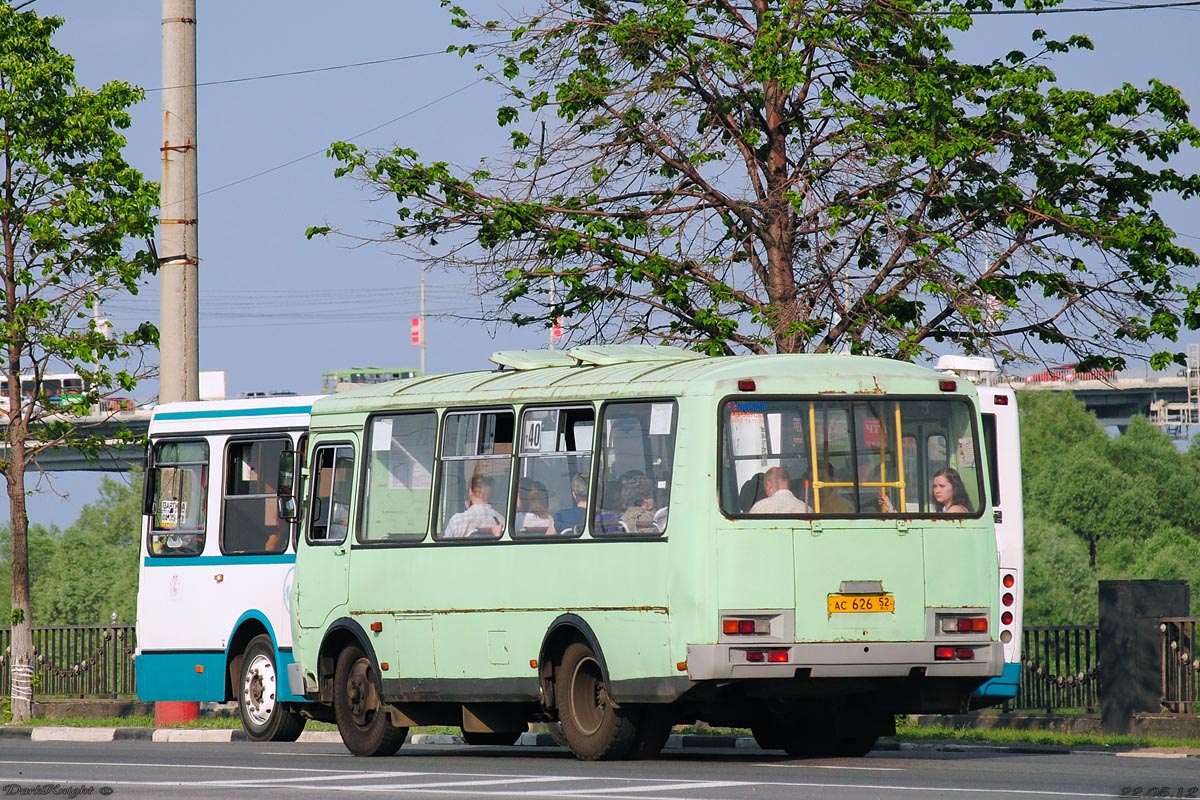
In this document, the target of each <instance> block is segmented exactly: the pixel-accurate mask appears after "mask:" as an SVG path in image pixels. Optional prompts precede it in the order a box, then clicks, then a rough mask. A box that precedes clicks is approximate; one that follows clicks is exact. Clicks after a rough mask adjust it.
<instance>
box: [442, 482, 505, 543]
mask: <svg viewBox="0 0 1200 800" xmlns="http://www.w3.org/2000/svg"><path fill="white" fill-rule="evenodd" d="M467 493H468V495H469V497H470V505H469V506H467V507H466V509H464V510H462V511H460V512H458V513H457V514H455V515H454V516H452V517H451V518H450V519H449V520H448V521H447V522H446V528H445V530H443V531H442V538H443V539H461V538H463V537H465V536H470V535H471V534H473V533H475V532H476V531H479V532H481V533H480V535H488V536H492V537H499V536H500V534H501V533H503V532H504V517H502V516H500V514H499V513H497V512H496V509H494V508H492V504H491V502H490V501H491V499H492V479H491V478H489V477H487V476H483V475H473V476H472V477H471V483H470V486H469V487H468V489H467Z"/></svg>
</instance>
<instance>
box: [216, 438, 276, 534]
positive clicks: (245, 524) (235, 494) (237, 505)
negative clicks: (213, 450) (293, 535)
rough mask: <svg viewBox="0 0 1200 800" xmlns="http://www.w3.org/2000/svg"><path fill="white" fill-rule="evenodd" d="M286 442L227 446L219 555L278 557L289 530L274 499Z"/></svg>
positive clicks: (239, 442)
mask: <svg viewBox="0 0 1200 800" xmlns="http://www.w3.org/2000/svg"><path fill="white" fill-rule="evenodd" d="M288 446H289V441H288V439H286V438H278V439H265V440H255V441H234V442H230V443H229V447H228V449H227V451H226V456H225V495H224V502H223V512H224V518H223V519H222V524H221V552H223V553H238V554H256V553H281V552H283V551H284V550H286V549H287V546H288V539H289V538H290V536H289V534H290V530H289V529H290V526H289V525H288V522H287V521H286V520H283V519H280V518H279V504H278V499H277V497H276V493H275V490H276V487H277V482H278V470H279V454H280V453H282V452H283V451H284V449H286V448H287V447H288Z"/></svg>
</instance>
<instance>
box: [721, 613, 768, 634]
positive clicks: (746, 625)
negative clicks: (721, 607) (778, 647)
mask: <svg viewBox="0 0 1200 800" xmlns="http://www.w3.org/2000/svg"><path fill="white" fill-rule="evenodd" d="M721 631H722V632H723V633H725V634H726V635H728V636H749V635H753V634H756V633H770V632H771V621H770V620H766V619H740V618H733V617H727V618H725V619H723V620H721Z"/></svg>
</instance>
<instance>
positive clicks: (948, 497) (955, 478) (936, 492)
mask: <svg viewBox="0 0 1200 800" xmlns="http://www.w3.org/2000/svg"><path fill="white" fill-rule="evenodd" d="M933 502H934V503H935V504H936V510H938V511H940V512H942V513H943V514H970V513H971V499H970V498H969V497H967V487H966V486H965V485H963V479H962V476H961V475H959V474H958V470H956V469H954V468H953V467H946V468H945V469H939V470H938V471H937V472H936V473H934V476H933Z"/></svg>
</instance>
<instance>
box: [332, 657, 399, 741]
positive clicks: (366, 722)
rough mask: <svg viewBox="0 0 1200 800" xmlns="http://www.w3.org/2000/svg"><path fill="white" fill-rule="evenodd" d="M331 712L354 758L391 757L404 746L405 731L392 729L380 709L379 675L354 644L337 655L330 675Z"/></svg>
mask: <svg viewBox="0 0 1200 800" xmlns="http://www.w3.org/2000/svg"><path fill="white" fill-rule="evenodd" d="M333 713H334V716H335V717H336V719H337V727H338V733H339V734H341V737H342V743H343V744H344V745H346V749H347V750H349V751H350V752H351V753H353V754H354V755H356V756H367V757H370V756H390V755H393V754H394V753H395V752H396V751H397V750H399V749H400V746H401V745H402V744H404V739H405V737H406V736H408V728H396V727H393V726H392V721H391V718H390V717H389V715H388V713H387V712H386V711H385V710H384V708H383V701H382V698H381V691H380V685H379V673H378V672H377V671H376V669H375V665H374V664H372V663H371V659H369V658H367V655H366V653H364V652H363V651H362V649H361V648H360V647H358V646H357V645H350V646H349V647H347V648H346V649H344V650H342V652H341V654H339V655H338V660H337V667H336V669H335V670H334V673H333Z"/></svg>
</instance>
